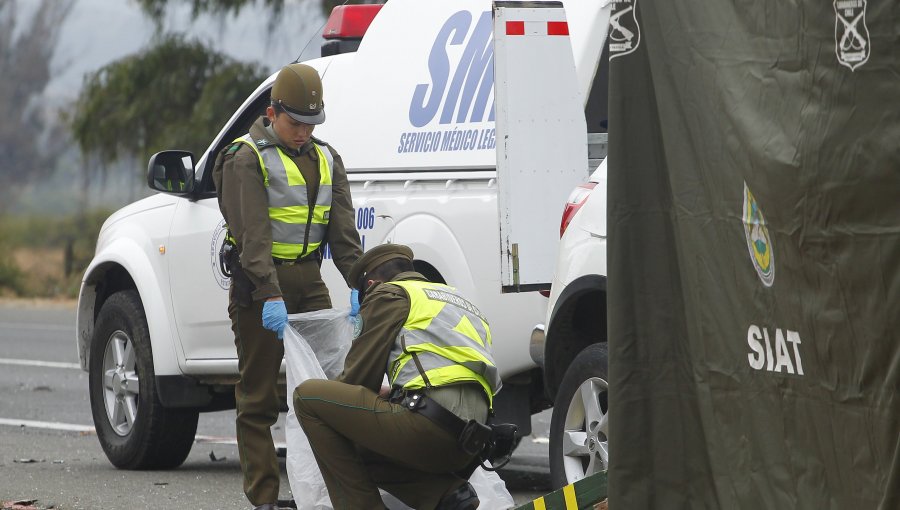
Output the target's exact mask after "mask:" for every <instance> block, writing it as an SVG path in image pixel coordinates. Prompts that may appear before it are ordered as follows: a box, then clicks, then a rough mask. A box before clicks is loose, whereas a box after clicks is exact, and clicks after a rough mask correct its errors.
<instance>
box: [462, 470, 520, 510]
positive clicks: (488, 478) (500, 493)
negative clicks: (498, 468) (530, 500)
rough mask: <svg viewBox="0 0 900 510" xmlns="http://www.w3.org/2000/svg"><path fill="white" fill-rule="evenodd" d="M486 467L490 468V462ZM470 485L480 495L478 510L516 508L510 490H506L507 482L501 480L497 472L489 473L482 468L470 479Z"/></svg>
mask: <svg viewBox="0 0 900 510" xmlns="http://www.w3.org/2000/svg"><path fill="white" fill-rule="evenodd" d="M485 465H487V466H490V465H491V464H490V462H486V463H485ZM469 483H471V484H472V488H474V489H475V493H476V494H478V500H479V501H480V502H481V504H479V505H478V510H506V509H508V508H513V507H515V506H516V502H515V501H514V500H513V497H512V495H511V494H510V493H509V490H507V489H506V482H504V481H503V479H502V478H500V475H498V474H497V473H496V472H495V471H487V470H485V469H484V468H482V467H481V466H478V469H476V470H475V472H474V473H472V476H470V477H469Z"/></svg>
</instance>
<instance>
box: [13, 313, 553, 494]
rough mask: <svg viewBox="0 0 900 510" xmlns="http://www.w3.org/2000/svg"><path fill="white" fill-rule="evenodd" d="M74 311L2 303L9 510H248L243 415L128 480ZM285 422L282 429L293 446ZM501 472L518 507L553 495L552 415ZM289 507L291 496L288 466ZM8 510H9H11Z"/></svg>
mask: <svg viewBox="0 0 900 510" xmlns="http://www.w3.org/2000/svg"><path fill="white" fill-rule="evenodd" d="M74 325H75V311H74V306H73V305H71V304H34V303H22V302H0V503H4V504H6V503H8V502H10V501H22V500H24V501H32V500H34V501H35V502H34V503H33V504H32V505H33V508H37V509H46V508H55V509H60V510H76V509H78V510H82V509H83V510H88V509H91V510H93V509H109V508H112V509H126V508H127V509H139V508H190V509H195V510H203V509H206V510H215V509H231V508H234V509H241V508H248V505H247V504H246V500H245V499H244V495H243V492H242V490H241V470H240V465H239V464H238V457H237V450H236V447H235V446H234V445H233V443H232V442H233V437H234V411H222V412H217V413H207V414H202V415H201V416H200V424H199V426H198V430H197V441H196V442H195V444H194V447H193V449H192V450H191V454H190V456H189V457H188V459H187V461H186V462H185V463H184V464H183V465H182V466H181V467H179V468H178V469H175V470H171V471H121V470H117V469H115V468H114V467H113V466H112V465H111V464H110V463H109V461H108V460H107V459H106V456H105V455H104V453H103V450H102V449H101V448H100V443H99V442H98V441H97V437H96V435H95V433H94V431H93V420H92V418H91V410H90V400H89V397H88V390H87V388H88V380H87V373H86V372H82V371H81V370H80V368H79V367H78V355H77V353H76V351H75V333H74V331H75V326H74ZM283 420H284V415H283V414H282V416H281V420H279V423H278V424H276V425H275V428H274V434H275V437H276V441H281V442H283V441H284V423H283ZM532 422H533V423H532V428H533V434H532V436H530V437H526V438H524V439H523V440H522V443H521V445H520V446H519V449H518V450H517V451H516V453H515V455H514V456H513V459H512V460H511V461H510V463H509V464H508V466H507V467H506V468H504V469H502V470H501V471H500V476H501V478H503V480H505V482H506V485H507V488H508V489H509V490H510V492H511V493H512V495H513V498H514V500H515V502H516V504H521V503H525V502H528V501H530V500H531V499H533V498H534V497H537V496H538V495H542V494H544V493H546V492H549V491H550V469H549V463H548V445H547V434H548V432H549V429H550V415H549V412H548V411H545V412H544V413H541V414H539V415H536V416H534V417H533V420H532ZM281 465H282V484H281V486H282V489H281V497H282V498H285V499H288V498H290V496H291V494H290V491H289V485H288V481H287V475H286V474H285V473H284V461H283V459H282V462H281ZM7 506H8V505H0V508H6V507H7Z"/></svg>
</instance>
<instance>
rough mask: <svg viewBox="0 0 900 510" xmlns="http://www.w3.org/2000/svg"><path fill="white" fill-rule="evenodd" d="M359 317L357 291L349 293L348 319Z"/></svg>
mask: <svg viewBox="0 0 900 510" xmlns="http://www.w3.org/2000/svg"><path fill="white" fill-rule="evenodd" d="M357 315H359V290H358V289H353V290H351V291H350V317H356V316H357Z"/></svg>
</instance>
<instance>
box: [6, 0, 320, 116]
mask: <svg viewBox="0 0 900 510" xmlns="http://www.w3.org/2000/svg"><path fill="white" fill-rule="evenodd" d="M14 1H15V2H16V4H17V7H18V14H19V24H18V27H17V30H21V27H22V26H26V25H25V23H24V22H26V21H28V20H29V19H30V17H31V16H32V15H33V11H34V8H35V7H36V5H38V3H39V2H37V0H14ZM73 2H74V3H73V5H72V9H71V10H70V12H69V15H68V17H67V18H66V20H65V21H64V22H63V24H62V26H61V27H60V33H59V41H58V43H57V48H56V51H55V53H54V56H53V60H52V62H51V66H52V69H53V72H54V73H55V78H54V79H53V80H52V81H51V82H50V83H49V84H48V86H47V90H46V91H45V99H48V100H50V101H51V102H54V103H55V102H57V101H65V100H67V99H72V98H74V97H75V96H76V95H77V93H78V89H79V88H80V87H81V83H82V77H83V76H84V74H85V73H86V72H90V71H94V70H96V69H98V68H100V67H102V66H103V65H105V64H107V63H109V62H112V61H113V60H116V59H118V58H122V57H124V56H126V55H130V54H132V53H135V52H137V51H139V50H140V49H142V48H144V47H145V46H147V44H148V43H149V41H150V39H151V37H152V36H153V31H154V26H153V23H152V22H151V21H150V20H149V19H147V18H146V17H145V16H144V15H143V13H142V12H141V10H140V9H139V8H138V6H137V4H136V3H135V2H134V1H133V0H73ZM172 2H173V3H178V2H177V1H176V0H172ZM185 3H187V2H185ZM251 11H253V12H251ZM269 18H270V16H269V13H268V12H266V11H264V10H261V9H253V8H250V9H244V11H242V12H241V14H240V15H239V16H237V17H235V16H208V15H204V16H201V17H200V18H198V19H197V20H192V19H191V16H190V9H189V7H188V6H187V5H184V6H178V7H177V8H174V9H169V12H168V15H167V19H166V22H165V26H166V29H167V31H169V32H178V33H186V34H188V35H189V36H196V37H199V38H200V39H201V40H203V41H204V42H206V43H207V44H210V45H211V46H213V47H215V48H217V49H219V50H220V51H223V52H224V53H226V54H228V55H230V56H232V57H234V58H236V59H238V60H243V61H249V62H256V63H258V64H261V65H263V66H265V67H266V68H267V69H269V70H270V71H274V70H275V69H278V68H279V67H281V66H282V65H284V64H286V63H289V62H291V61H293V60H294V59H296V58H297V56H299V55H300V53H301V50H303V47H304V46H306V45H307V42H309V45H308V46H307V48H306V50H305V51H304V52H303V58H304V59H307V58H314V57H317V56H319V47H320V45H321V41H322V40H321V37H320V34H321V30H322V26H323V25H324V23H325V18H324V16H323V15H322V14H321V9H320V7H319V2H317V1H310V0H287V1H286V6H285V9H284V12H283V14H282V15H281V16H280V17H279V18H278V19H277V20H276V21H275V25H274V28H273V29H272V30H271V31H270V30H269V28H268V24H269ZM310 40H312V41H311V42H310Z"/></svg>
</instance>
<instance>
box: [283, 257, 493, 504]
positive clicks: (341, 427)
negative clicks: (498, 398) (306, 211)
mask: <svg viewBox="0 0 900 510" xmlns="http://www.w3.org/2000/svg"><path fill="white" fill-rule="evenodd" d="M412 257H413V254H412V250H410V249H409V248H408V247H406V246H402V245H392V244H384V245H380V246H377V247H375V248H373V249H372V250H370V251H368V252H366V253H365V254H364V255H363V256H362V258H360V259H359V261H358V262H357V263H356V264H354V265H353V268H352V269H351V270H350V281H351V282H357V288H358V289H359V290H360V292H361V294H362V296H363V297H362V307H361V308H360V311H359V313H360V317H361V318H362V321H363V323H362V330H361V333H360V335H359V336H358V337H357V338H356V339H355V340H354V341H353V345H352V346H351V348H350V351H349V353H348V354H347V359H346V363H345V366H344V371H343V373H342V374H341V375H340V376H339V377H338V378H337V380H335V381H324V380H308V381H305V382H303V383H302V384H300V385H299V386H298V387H297V389H296V390H295V391H294V397H293V398H294V412H295V413H296V415H297V418H298V419H299V420H300V424H301V425H302V426H303V430H304V432H305V433H306V435H307V437H308V438H309V442H310V444H311V445H312V449H313V453H314V454H315V457H316V461H317V462H318V465H319V469H320V470H321V472H322V476H323V478H324V479H325V484H326V485H327V487H328V493H329V495H330V496H331V501H332V503H333V505H334V508H335V510H344V509H365V510H371V509H375V508H384V505H383V503H382V500H381V497H380V495H379V492H378V488H379V487H380V488H382V489H384V490H386V491H388V492H390V493H391V494H393V495H394V496H395V497H397V498H398V499H400V500H401V501H403V502H404V503H405V504H407V505H409V506H411V507H413V508H416V509H420V510H423V509H433V508H439V509H474V508H477V506H478V497H477V495H476V494H475V492H474V490H473V489H472V486H471V485H469V484H468V483H467V482H466V480H465V479H464V478H462V477H460V476H458V475H456V474H455V473H457V472H460V471H463V472H465V471H466V469H467V468H469V469H471V468H472V467H473V466H474V464H473V461H474V462H477V460H478V457H477V456H478V452H477V451H476V450H477V449H478V448H477V445H476V447H475V448H466V447H465V446H464V445H461V442H460V440H459V438H460V437H463V436H466V434H465V433H463V434H461V431H462V430H463V428H464V427H463V426H464V425H465V426H466V427H468V428H469V429H471V430H472V431H476V432H477V431H478V430H482V431H483V430H484V429H487V427H485V426H484V425H483V424H484V423H485V422H486V420H487V416H488V411H489V409H490V407H491V402H492V399H493V396H494V394H495V393H496V392H497V391H498V390H499V389H500V378H499V374H498V372H497V368H496V367H495V365H494V360H493V357H492V355H491V332H490V328H489V327H488V323H487V321H486V320H485V318H484V317H483V316H482V315H481V312H480V311H479V310H478V308H476V307H475V306H474V305H472V303H470V302H469V301H468V300H466V299H465V298H464V297H462V296H461V295H460V294H459V293H458V292H457V290H456V289H454V288H453V287H448V286H446V285H442V284H437V283H431V282H429V281H427V280H426V279H425V277H423V276H422V275H421V274H419V273H417V272H414V271H413V265H412ZM385 373H387V376H388V380H389V381H390V384H391V387H390V388H388V387H384V388H382V381H383V378H384V376H385ZM389 391H390V394H389V393H388V392H389ZM487 430H489V429H487ZM466 450H468V451H466ZM463 476H466V477H467V476H468V474H465V475H463Z"/></svg>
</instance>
